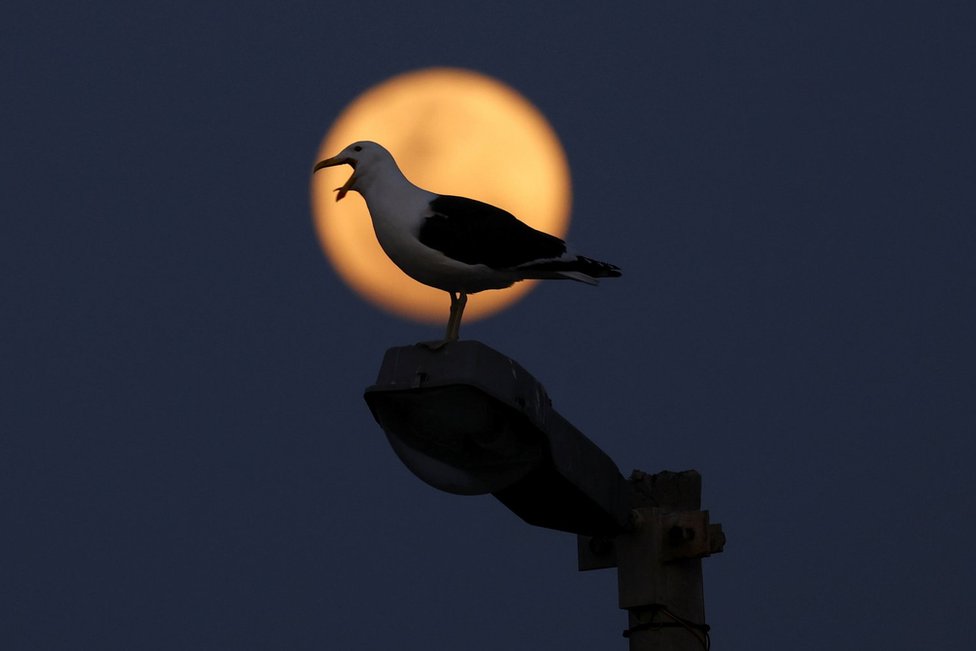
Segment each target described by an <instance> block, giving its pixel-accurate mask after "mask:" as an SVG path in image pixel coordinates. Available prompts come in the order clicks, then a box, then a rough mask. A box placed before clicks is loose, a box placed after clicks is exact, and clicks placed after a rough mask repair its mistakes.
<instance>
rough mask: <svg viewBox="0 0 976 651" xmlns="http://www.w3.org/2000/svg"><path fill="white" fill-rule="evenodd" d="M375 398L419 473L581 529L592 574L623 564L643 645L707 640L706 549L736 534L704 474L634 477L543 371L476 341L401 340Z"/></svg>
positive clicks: (633, 643)
mask: <svg viewBox="0 0 976 651" xmlns="http://www.w3.org/2000/svg"><path fill="white" fill-rule="evenodd" d="M365 399H366V403H367V404H368V405H369V408H370V410H371V411H372V413H373V417H374V418H375V419H376V421H377V422H378V423H379V424H380V426H381V427H382V428H383V431H384V432H385V433H386V437H387V439H388V440H389V442H390V445H391V447H392V448H393V450H394V452H395V453H396V454H397V456H398V457H399V458H400V460H401V461H403V463H404V464H405V465H406V466H407V468H409V469H410V470H411V472H413V473H414V474H415V475H417V477H419V478H420V479H422V480H424V481H425V482H427V483H428V484H430V485H431V486H434V487H435V488H438V489H440V490H444V491H447V492H449V493H455V494H459V495H483V494H486V493H491V494H492V495H494V496H495V497H496V498H497V499H498V500H499V501H500V502H502V503H503V504H504V505H505V506H507V507H508V508H509V509H511V510H512V511H513V512H514V513H515V514H517V515H518V516H519V517H520V518H522V519H523V520H524V521H526V522H528V523H529V524H533V525H537V526H541V527H547V528H550V529H557V530H560V531H567V532H571V533H575V534H577V535H578V550H579V568H580V570H590V569H602V568H612V567H616V568H617V583H618V604H619V606H620V607H621V608H623V609H626V610H627V611H628V615H629V619H628V627H627V629H626V630H625V631H624V635H625V636H626V637H627V638H629V644H630V649H631V651H644V650H646V649H674V650H684V649H694V648H700V646H705V647H706V648H707V646H708V627H707V626H706V625H705V623H704V620H705V611H704V597H703V588H702V573H701V560H700V559H701V558H702V557H704V556H708V555H710V554H714V553H717V552H720V551H722V549H723V547H724V544H725V535H724V533H723V532H722V527H721V525H718V524H710V523H709V518H708V512H707V511H701V510H700V507H701V503H700V500H701V475H699V474H698V473H697V472H695V471H694V470H690V471H685V472H682V473H672V472H661V473H657V474H655V475H647V474H645V473H641V472H639V471H635V472H634V474H633V475H632V476H631V478H630V480H629V481H628V480H625V479H624V478H623V476H622V475H621V474H620V471H619V470H618V469H617V466H616V465H615V464H614V463H613V461H612V460H611V459H610V457H609V456H607V455H606V453H604V452H603V451H602V450H600V448H598V447H597V446H596V445H595V444H594V443H593V442H592V441H590V440H589V439H588V438H586V436H584V435H583V434H582V433H581V432H580V431H579V430H577V429H576V428H575V427H573V426H572V425H571V424H570V423H569V422H568V421H566V419H565V418H563V417H562V416H560V415H559V413H558V412H556V410H554V409H553V408H552V403H551V401H550V400H549V396H548V395H547V394H546V391H545V389H544V388H543V387H542V385H541V384H539V382H538V381H537V380H536V379H535V378H534V377H532V376H531V375H530V374H529V373H528V372H527V371H526V370H525V369H524V368H522V367H521V366H520V365H519V364H518V363H517V362H515V361H514V360H512V359H510V358H508V357H506V356H505V355H502V354H501V353H499V352H498V351H495V350H493V349H491V348H489V347H488V346H485V345H484V344H482V343H480V342H477V341H452V342H447V343H444V344H442V345H438V346H427V345H424V344H417V345H414V346H401V347H397V348H391V349H389V350H388V351H386V355H385V356H384V358H383V364H382V366H381V367H380V372H379V377H378V378H377V380H376V384H374V385H372V386H370V387H369V388H367V389H366V393H365Z"/></svg>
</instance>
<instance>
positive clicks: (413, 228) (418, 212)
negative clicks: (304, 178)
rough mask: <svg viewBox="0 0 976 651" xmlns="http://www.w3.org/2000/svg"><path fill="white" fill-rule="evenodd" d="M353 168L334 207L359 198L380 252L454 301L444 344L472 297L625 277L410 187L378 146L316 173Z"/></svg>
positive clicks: (562, 246) (359, 149) (350, 150)
mask: <svg viewBox="0 0 976 651" xmlns="http://www.w3.org/2000/svg"><path fill="white" fill-rule="evenodd" d="M336 165H349V166H351V167H352V169H353V172H352V176H350V177H349V180H348V181H346V182H345V184H343V185H342V187H339V188H336V189H335V191H336V192H337V193H338V194H337V195H336V201H341V200H342V199H343V197H345V196H346V194H347V193H348V192H350V191H356V192H358V193H359V194H360V195H362V197H363V199H365V201H366V207H367V208H368V209H369V216H370V218H371V219H372V221H373V230H374V232H375V233H376V239H377V240H378V241H379V244H380V246H381V247H382V248H383V251H384V252H386V254H387V255H388V256H389V257H390V259H391V260H392V261H393V263H394V264H396V266H398V267H399V268H400V269H401V270H402V271H403V272H404V273H405V274H407V275H408V276H410V277H411V278H413V279H414V280H416V281H418V282H420V283H423V284H424V285H429V286H430V287H435V288H437V289H441V290H444V291H445V292H447V293H448V294H450V295H451V312H450V316H449V318H448V321H447V332H446V334H445V337H444V343H446V342H449V341H457V339H458V334H459V331H460V329H461V315H462V313H463V312H464V306H465V304H466V303H467V300H468V294H474V293H477V292H482V291H485V290H488V289H504V288H505V287H510V286H511V285H513V284H514V283H517V282H519V281H520V280H529V279H562V278H568V279H571V280H576V281H579V282H583V283H587V284H590V285H596V284H597V278H615V277H617V276H619V275H620V269H619V268H618V267H616V266H614V265H612V264H609V263H606V262H600V261H598V260H593V259H591V258H586V257H583V256H581V255H578V254H576V253H574V252H573V251H571V250H570V249H569V248H568V247H567V246H566V243H565V242H563V241H562V240H561V239H559V238H558V237H554V236H552V235H549V234H547V233H543V232H542V231H537V230H536V229H534V228H532V227H530V226H528V225H526V224H524V223H522V222H520V221H519V220H518V219H516V217H515V216H514V215H512V214H511V213H509V212H508V211H506V210H502V209H501V208H496V207H495V206H492V205H490V204H487V203H483V202H481V201H477V200H475V199H468V198H465V197H456V196H452V195H446V194H435V193H433V192H428V191H427V190H424V189H422V188H419V187H417V186H416V185H414V184H413V183H411V182H410V181H409V180H408V179H407V177H406V176H404V175H403V172H401V171H400V168H399V167H398V166H397V164H396V161H395V160H394V159H393V156H392V155H391V154H390V152H388V151H387V150H386V149H385V148H383V147H382V146H381V145H379V144H377V143H375V142H370V141H365V140H364V141H360V142H354V143H352V144H351V145H349V146H348V147H346V148H345V149H343V150H342V151H341V152H339V153H338V154H336V155H335V156H333V157H332V158H326V159H325V160H323V161H320V162H318V163H316V165H315V167H314V168H313V170H312V173H313V174H314V173H315V172H318V171H319V170H321V169H324V168H326V167H334V166H336Z"/></svg>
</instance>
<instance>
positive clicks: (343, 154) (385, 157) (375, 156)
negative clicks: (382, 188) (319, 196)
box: [312, 140, 396, 201]
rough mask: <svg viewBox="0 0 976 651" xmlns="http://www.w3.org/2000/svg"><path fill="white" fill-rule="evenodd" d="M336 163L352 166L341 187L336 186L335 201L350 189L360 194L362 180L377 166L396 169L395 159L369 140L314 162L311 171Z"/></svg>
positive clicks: (380, 146)
mask: <svg viewBox="0 0 976 651" xmlns="http://www.w3.org/2000/svg"><path fill="white" fill-rule="evenodd" d="M336 165H349V166H351V167H352V176H350V177H349V180H348V181H346V182H345V183H344V184H343V185H342V187H340V188H336V192H338V193H339V194H337V195H336V201H339V200H340V199H342V198H343V197H344V196H346V193H347V192H349V191H350V190H355V191H357V192H359V193H360V194H362V180H363V179H364V178H368V177H369V176H370V175H371V173H372V172H373V171H375V170H376V169H378V168H382V167H386V166H392V167H393V168H394V169H396V161H394V160H393V155H392V154H390V152H388V151H387V150H386V149H385V148H384V147H383V146H382V145H379V144H377V143H375V142H370V141H369V140H360V141H359V142H354V143H352V144H351V145H349V146H348V147H346V148H345V149H343V150H342V151H340V152H339V153H338V154H336V155H335V156H333V157H332V158H326V159H325V160H323V161H319V162H318V163H316V165H315V167H314V168H313V169H312V173H313V174H314V173H315V172H318V171H319V170H320V169H322V168H324V167H334V166H336Z"/></svg>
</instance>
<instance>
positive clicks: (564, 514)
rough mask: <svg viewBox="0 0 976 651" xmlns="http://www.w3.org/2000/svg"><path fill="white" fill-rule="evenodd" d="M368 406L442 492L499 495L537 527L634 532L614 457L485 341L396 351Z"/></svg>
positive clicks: (415, 468) (416, 469)
mask: <svg viewBox="0 0 976 651" xmlns="http://www.w3.org/2000/svg"><path fill="white" fill-rule="evenodd" d="M365 398H366V402H367V404H368V405H369V408H370V410H371V411H372V412H373V416H374V417H375V418H376V421H377V422H378V423H379V424H380V426H381V427H382V428H383V431H384V432H385V433H386V436H387V439H389V442H390V445H391V446H392V447H393V450H394V451H395V452H396V454H397V456H399V457H400V460H401V461H403V463H404V464H405V465H406V466H407V467H408V468H409V469H410V470H411V471H412V472H413V473H414V474H415V475H417V476H418V477H419V478H420V479H422V480H424V481H425V482H427V483H428V484H430V485H431V486H434V487H435V488H439V489H441V490H444V491H447V492H450V493H456V494H461V495H481V494H485V493H491V494H492V495H494V496H495V497H496V498H497V499H498V500H499V501H501V502H502V503H503V504H504V505H505V506H507V507H508V508H509V509H511V510H512V511H513V512H515V513H516V514H517V515H518V516H519V517H521V518H522V519H523V520H525V521H526V522H528V523H529V524H534V525H538V526H541V527H548V528H550V529H558V530H560V531H567V532H571V533H577V534H583V535H587V536H613V535H616V534H618V533H620V532H621V531H624V530H625V529H627V528H628V527H629V526H630V519H631V516H630V513H631V504H630V493H629V491H628V487H627V482H626V480H624V478H623V476H622V475H621V474H620V471H619V470H618V469H617V466H616V465H615V464H614V463H613V461H612V460H611V459H610V457H608V456H607V455H606V454H605V453H604V452H603V451H602V450H600V448H598V447H597V446H596V445H595V444H594V443H593V442H592V441H590V440H589V439H588V438H586V436H584V435H583V434H582V433H581V432H580V431H579V430H577V429H576V428H575V427H573V426H572V425H571V424H570V423H569V422H567V421H566V419H565V418H563V417H562V416H560V415H559V413H558V412H556V411H555V410H554V409H553V408H552V403H551V402H550V400H549V396H548V395H547V394H546V392H545V389H543V387H542V385H541V384H539V382H538V381H537V380H536V379H535V378H534V377H532V376H531V375H530V374H529V373H528V372H527V371H526V370H525V369H523V368H522V367H521V366H519V365H518V364H517V363H516V362H515V361H514V360H512V359H509V358H508V357H506V356H504V355H502V354H501V353H499V352H497V351H495V350H493V349H491V348H489V347H488V346H485V345H484V344H482V343H480V342H477V341H456V342H450V343H447V344H445V345H443V346H441V347H440V348H436V349H432V348H430V347H427V346H424V345H422V344H421V345H415V346H402V347H398V348H391V349H390V350H388V351H387V352H386V355H385V357H384V359H383V364H382V366H381V368H380V372H379V377H378V378H377V380H376V384H374V385H373V386H371V387H369V388H368V389H366V394H365Z"/></svg>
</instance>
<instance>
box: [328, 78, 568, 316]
mask: <svg viewBox="0 0 976 651" xmlns="http://www.w3.org/2000/svg"><path fill="white" fill-rule="evenodd" d="M357 140H372V141H375V142H378V143H380V144H381V145H383V146H384V147H386V148H387V149H388V150H389V151H390V153H392V154H393V157H394V158H395V159H396V161H397V163H398V164H399V166H400V169H401V170H403V173H404V174H405V175H406V176H407V178H409V179H410V180H411V181H412V182H413V183H414V184H416V185H419V186H420V187H422V188H424V189H426V190H430V191H431V192H436V193H439V194H454V195H460V196H465V197H471V198H472V199H478V200H481V201H485V202H487V203H490V204H493V205H495V206H498V207H500V208H504V209H505V210H507V211H509V212H511V213H512V214H513V215H515V216H516V217H518V218H519V219H520V220H522V221H523V222H525V223H527V224H529V225H530V226H532V227H533V228H537V229H539V230H541V231H545V232H547V233H551V234H552V235H555V236H557V237H564V236H565V234H566V230H567V228H568V226H569V210H570V204H571V192H570V177H569V166H568V164H567V162H566V155H565V153H564V152H563V148H562V146H561V145H560V143H559V139H558V138H557V136H556V134H555V132H554V131H553V129H552V127H551V126H549V123H548V122H547V121H546V119H545V117H543V115H542V113H540V112H539V110H538V109H536V108H535V107H534V106H533V105H532V104H531V103H530V102H529V101H528V100H527V99H525V98H524V97H522V96H521V95H520V94H519V93H518V92H516V91H515V90H513V89H512V88H510V87H508V86H506V85H505V84H503V83H501V82H499V81H497V80H495V79H492V78H490V77H487V76H485V75H482V74H478V73H475V72H471V71H467V70H459V69H453V68H430V69H425V70H418V71H414V72H408V73H405V74H402V75H398V76H396V77H393V78H392V79H389V80H387V81H385V82H383V83H381V84H379V85H377V86H374V87H373V88H370V89H369V90H367V91H366V92H364V93H363V94H362V95H360V96H359V97H357V98H356V99H354V100H353V101H352V103H351V104H349V106H347V107H346V108H345V110H343V112H342V113H341V114H340V115H339V117H338V118H337V119H336V121H335V123H334V124H333V125H332V127H331V128H330V129H329V132H328V134H327V135H326V136H325V139H324V140H323V141H322V145H321V147H320V148H319V152H318V158H317V159H316V160H321V159H323V158H327V157H329V156H334V155H335V154H337V153H338V152H339V151H340V150H342V149H343V148H344V147H345V146H346V145H348V144H350V143H352V142H355V141H357ZM350 174H352V169H351V168H349V167H348V166H339V167H334V168H328V169H325V170H321V171H319V172H318V173H316V174H315V175H314V176H313V177H312V187H311V194H312V210H313V213H314V220H315V226H316V230H317V232H318V236H319V239H320V241H321V243H322V247H323V249H324V250H325V252H326V255H327V256H328V258H329V260H330V261H331V263H332V264H333V266H334V267H335V268H336V270H337V271H338V272H339V275H340V276H341V278H342V279H343V280H344V281H345V282H346V284H348V285H349V286H350V287H352V288H353V289H354V290H355V291H356V292H357V293H358V294H360V295H361V296H363V297H364V298H366V299H367V300H369V301H370V302H372V303H374V304H375V305H377V306H379V307H381V308H383V309H385V310H388V311H390V312H392V313H394V314H398V315H400V316H403V317H407V318H410V319H414V320H417V321H422V322H427V323H445V322H446V321H447V315H448V307H449V305H450V298H449V296H448V294H447V293H446V292H443V291H440V290H437V289H433V288H431V287H427V286H425V285H421V284H420V283H418V282H416V281H415V280H413V279H411V278H410V277H408V276H407V275H406V274H404V273H403V272H402V271H400V270H399V269H398V268H397V267H396V266H395V265H394V264H393V263H392V262H391V261H390V260H389V258H387V257H386V254H385V253H383V250H382V249H381V248H380V246H379V244H378V243H377V241H376V237H375V236H374V234H373V227H372V223H371V222H370V218H369V213H368V212H367V210H366V203H365V202H364V201H363V199H362V197H361V196H359V194H358V193H350V194H349V196H347V197H346V198H345V199H343V200H342V201H340V202H336V201H335V193H334V192H333V189H334V188H338V187H339V186H341V185H342V184H343V183H344V182H345V181H346V179H347V178H348V177H349V175H350ZM534 284H535V283H534V281H524V282H521V283H516V284H515V285H514V286H512V287H510V288H508V289H503V290H490V291H485V292H480V293H478V294H473V295H471V297H470V300H469V301H468V306H467V309H466V310H465V312H464V322H465V323H470V322H471V321H473V320H475V319H478V318H482V317H485V316H487V315H490V314H493V313H494V312H497V311H498V310H501V309H503V308H504V307H506V306H508V305H510V304H512V303H513V302H515V301H516V300H518V299H519V298H521V297H522V296H524V295H525V294H526V293H527V292H528V291H529V290H531V289H532V287H533V285H534Z"/></svg>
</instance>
